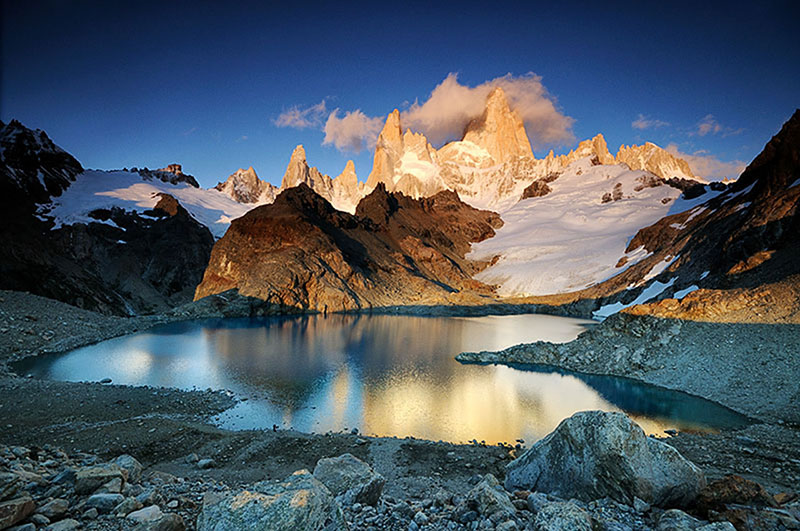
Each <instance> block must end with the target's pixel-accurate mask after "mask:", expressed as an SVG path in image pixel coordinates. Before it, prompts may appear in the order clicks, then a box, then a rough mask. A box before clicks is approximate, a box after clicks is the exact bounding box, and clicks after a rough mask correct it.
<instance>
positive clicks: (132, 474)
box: [114, 454, 143, 483]
mask: <svg viewBox="0 0 800 531" xmlns="http://www.w3.org/2000/svg"><path fill="white" fill-rule="evenodd" d="M114 464H115V465H117V466H119V467H120V468H121V469H123V470H127V471H128V481H129V482H131V483H139V480H140V479H142V470H143V468H142V464H141V463H140V462H139V461H137V460H136V458H135V457H133V456H130V455H128V454H125V455H121V456H119V457H117V458H116V459H115V460H114Z"/></svg>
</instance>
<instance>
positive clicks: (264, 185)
mask: <svg viewBox="0 0 800 531" xmlns="http://www.w3.org/2000/svg"><path fill="white" fill-rule="evenodd" d="M214 189H215V190H219V191H220V192H222V193H223V194H225V195H227V196H229V197H230V198H231V199H233V200H234V201H236V202H238V203H246V204H247V203H255V204H264V203H271V202H273V201H274V200H275V196H276V195H277V190H278V189H277V188H276V187H275V186H273V185H272V183H269V182H267V181H262V180H261V179H259V178H258V175H256V170H254V169H253V167H252V166H250V167H249V168H247V169H246V170H244V169H242V168H239V169H238V170H236V171H235V172H233V173H232V174H231V175H230V176H229V177H228V178H227V179H226V180H225V181H223V182H221V183H218V184H217V185H216V186H215V187H214Z"/></svg>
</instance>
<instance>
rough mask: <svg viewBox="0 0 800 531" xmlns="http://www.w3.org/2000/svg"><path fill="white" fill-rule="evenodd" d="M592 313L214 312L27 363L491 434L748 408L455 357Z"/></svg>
mask: <svg viewBox="0 0 800 531" xmlns="http://www.w3.org/2000/svg"><path fill="white" fill-rule="evenodd" d="M588 323H589V322H587V321H581V320H577V319H568V318H563V317H554V316H546V315H515V316H489V317H472V318H455V317H414V316H396V315H330V316H308V317H300V318H270V319H224V320H210V321H200V322H190V323H177V324H172V325H167V326H164V327H161V328H159V329H157V330H154V331H149V332H145V333H140V334H135V335H133V336H128V337H124V338H117V339H114V340H110V341H106V342H104V343H100V344H98V345H92V346H89V347H84V348H82V349H78V350H76V351H73V352H71V353H67V354H65V355H62V356H58V357H52V358H38V359H37V360H34V363H33V365H30V366H28V367H24V368H21V370H22V371H24V372H30V373H33V374H34V375H36V376H40V377H47V378H55V379H63V380H86V379H90V380H93V379H101V378H105V377H110V378H112V379H113V380H114V381H115V382H116V383H126V384H133V385H143V384H146V385H160V386H170V387H180V388H192V387H199V388H206V387H212V388H224V389H230V390H232V391H234V392H235V393H236V394H237V395H239V396H242V397H247V398H248V400H247V401H243V402H240V403H239V404H237V405H236V406H235V407H234V408H232V409H231V410H229V411H227V412H225V413H224V414H222V415H221V416H220V417H219V418H218V419H217V421H218V423H219V424H221V425H222V426H224V427H228V428H234V429H249V428H270V427H272V425H273V424H277V425H279V426H281V427H284V428H289V427H291V428H295V429H299V430H302V431H310V432H326V431H329V430H333V431H337V430H341V429H345V428H348V429H351V428H358V429H359V430H360V431H361V432H363V433H367V434H374V435H380V436H392V435H395V436H400V437H404V436H407V435H411V436H414V437H421V438H428V439H434V440H438V439H443V440H449V441H460V442H463V441H468V440H471V439H478V440H485V441H487V442H490V443H495V442H500V441H509V442H511V441H513V440H514V439H517V438H524V439H526V440H528V441H532V440H536V439H538V438H541V437H542V436H544V435H546V434H547V433H548V432H550V431H551V430H552V429H553V428H555V427H556V426H557V425H558V423H559V422H560V421H561V420H562V419H564V418H566V417H568V416H570V415H571V414H573V413H574V412H576V411H581V410H586V409H603V410H617V409H619V408H622V409H624V410H625V411H627V412H628V413H629V414H631V415H632V416H633V417H634V419H635V420H637V422H639V423H640V424H641V425H642V426H643V427H644V428H645V429H646V431H648V432H651V433H654V432H660V431H662V430H664V429H667V428H692V429H711V428H713V427H714V426H723V425H724V426H727V425H729V424H730V423H731V422H733V423H734V424H735V423H736V422H740V421H741V418H740V417H738V416H736V415H735V414H732V413H731V412H729V411H728V410H725V409H724V408H721V407H720V406H717V405H714V404H712V403H710V402H707V401H704V400H701V399H697V398H694V397H690V396H688V395H684V394H681V393H675V392H671V391H666V390H663V389H657V388H654V387H651V386H645V385H641V384H638V383H636V382H633V381H631V380H625V379H619V378H610V377H591V376H586V375H569V374H562V373H558V372H554V371H552V370H551V371H549V372H541V371H539V372H537V371H532V370H525V369H529V368H512V367H506V366H479V365H461V364H459V363H458V362H456V361H455V360H454V359H453V357H454V356H455V355H456V354H458V353H459V352H462V351H465V350H471V351H475V350H497V349H501V348H505V347H508V346H510V345H514V344H517V343H524V342H532V341H536V340H546V341H553V342H563V341H569V340H571V339H573V338H574V337H576V336H577V334H578V333H580V332H581V331H582V330H583V329H584V327H585V325H587V324H588ZM731 415H733V416H731Z"/></svg>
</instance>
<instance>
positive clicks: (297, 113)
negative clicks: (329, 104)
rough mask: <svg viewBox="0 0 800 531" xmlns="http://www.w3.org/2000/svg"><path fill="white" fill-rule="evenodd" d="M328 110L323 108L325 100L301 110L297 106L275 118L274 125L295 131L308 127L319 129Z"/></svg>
mask: <svg viewBox="0 0 800 531" xmlns="http://www.w3.org/2000/svg"><path fill="white" fill-rule="evenodd" d="M326 114H328V110H327V109H326V108H325V100H324V99H323V100H322V101H321V102H319V103H317V104H316V105H312V106H310V107H306V108H305V109H303V108H301V107H300V106H299V105H295V106H294V107H290V108H289V109H286V110H285V111H283V112H282V113H280V114H279V115H278V117H277V118H275V120H273V121H274V123H275V125H277V126H278V127H293V128H295V129H308V128H309V127H314V128H317V127H321V126H322V121H323V119H324V118H325V115H326Z"/></svg>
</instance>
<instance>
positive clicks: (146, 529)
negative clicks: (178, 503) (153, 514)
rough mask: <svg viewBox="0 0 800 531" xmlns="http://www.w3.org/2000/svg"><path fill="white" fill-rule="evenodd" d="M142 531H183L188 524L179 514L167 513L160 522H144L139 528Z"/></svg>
mask: <svg viewBox="0 0 800 531" xmlns="http://www.w3.org/2000/svg"><path fill="white" fill-rule="evenodd" d="M139 529H140V531H183V530H184V529H186V524H184V522H183V518H182V517H181V515H179V514H175V513H165V514H163V515H161V518H159V519H158V520H153V521H152V522H143V523H142V524H140V526H139Z"/></svg>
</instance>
